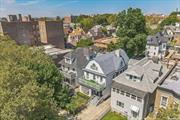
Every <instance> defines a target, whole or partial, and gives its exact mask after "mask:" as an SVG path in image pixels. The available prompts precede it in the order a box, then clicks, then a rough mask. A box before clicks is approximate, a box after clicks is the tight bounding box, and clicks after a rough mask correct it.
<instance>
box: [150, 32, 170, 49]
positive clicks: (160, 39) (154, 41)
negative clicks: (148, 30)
mask: <svg viewBox="0 0 180 120" xmlns="http://www.w3.org/2000/svg"><path fill="white" fill-rule="evenodd" d="M168 40H169V39H168V38H167V37H165V36H164V35H163V33H162V32H158V33H157V34H156V35H155V36H152V35H149V36H148V37H147V45H153V46H159V45H161V44H162V43H167V42H168Z"/></svg>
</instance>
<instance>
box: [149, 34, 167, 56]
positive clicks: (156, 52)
mask: <svg viewBox="0 0 180 120" xmlns="http://www.w3.org/2000/svg"><path fill="white" fill-rule="evenodd" d="M168 41H169V38H167V37H164V35H163V34H162V32H158V33H157V34H156V35H155V36H151V35H149V36H148V37H147V44H146V54H147V56H148V57H151V58H152V57H158V58H159V59H162V58H164V57H165V55H166V52H167V44H168Z"/></svg>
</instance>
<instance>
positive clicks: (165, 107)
mask: <svg viewBox="0 0 180 120" xmlns="http://www.w3.org/2000/svg"><path fill="white" fill-rule="evenodd" d="M163 97H166V98H167V101H166V106H163V105H161V103H162V98H163ZM167 106H168V96H165V95H161V101H160V107H161V108H166V107H167Z"/></svg>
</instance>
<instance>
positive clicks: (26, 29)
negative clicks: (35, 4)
mask: <svg viewBox="0 0 180 120" xmlns="http://www.w3.org/2000/svg"><path fill="white" fill-rule="evenodd" d="M0 34H1V35H9V36H10V37H11V38H12V39H14V40H15V41H16V42H17V43H18V44H26V45H38V44H39V43H40V35H39V28H38V22H36V21H30V22H19V21H13V22H0Z"/></svg>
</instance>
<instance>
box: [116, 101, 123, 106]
mask: <svg viewBox="0 0 180 120" xmlns="http://www.w3.org/2000/svg"><path fill="white" fill-rule="evenodd" d="M116 104H117V105H118V106H120V107H122V108H124V103H122V102H120V101H118V100H117V102H116Z"/></svg>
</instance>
